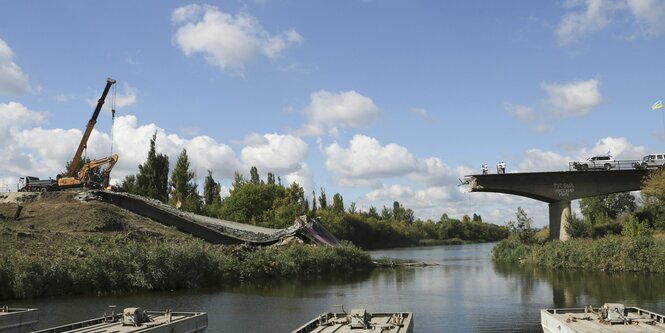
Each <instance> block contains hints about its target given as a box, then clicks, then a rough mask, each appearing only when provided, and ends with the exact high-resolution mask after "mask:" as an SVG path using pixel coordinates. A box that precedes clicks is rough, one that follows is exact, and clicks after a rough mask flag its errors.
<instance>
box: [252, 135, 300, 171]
mask: <svg viewBox="0 0 665 333" xmlns="http://www.w3.org/2000/svg"><path fill="white" fill-rule="evenodd" d="M245 141H246V142H247V143H248V145H247V146H246V147H244V148H243V149H242V152H241V157H242V160H243V163H244V164H245V168H246V169H249V168H251V167H252V166H255V167H256V168H257V169H258V170H259V172H262V173H267V172H272V173H273V174H276V175H285V174H291V173H294V172H298V171H299V170H300V169H302V166H301V164H302V163H303V162H304V160H305V158H306V157H307V150H308V146H307V143H305V141H303V140H302V139H300V138H298V137H295V136H292V135H288V134H286V135H281V134H277V133H272V134H264V135H263V136H258V135H252V136H251V137H250V138H248V139H246V140H245Z"/></svg>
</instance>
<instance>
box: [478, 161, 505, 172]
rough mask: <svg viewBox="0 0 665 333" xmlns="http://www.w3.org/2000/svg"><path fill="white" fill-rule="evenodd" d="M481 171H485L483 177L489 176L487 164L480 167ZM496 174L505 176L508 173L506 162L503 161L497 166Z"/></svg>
mask: <svg viewBox="0 0 665 333" xmlns="http://www.w3.org/2000/svg"><path fill="white" fill-rule="evenodd" d="M480 169H481V170H482V171H483V175H486V174H487V163H483V165H482V166H481V167H480ZM496 173H498V174H504V173H506V163H505V162H504V161H501V162H499V163H497V164H496Z"/></svg>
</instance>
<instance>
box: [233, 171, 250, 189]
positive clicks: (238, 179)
mask: <svg viewBox="0 0 665 333" xmlns="http://www.w3.org/2000/svg"><path fill="white" fill-rule="evenodd" d="M245 184H247V181H246V180H245V177H244V176H243V175H242V174H241V173H240V172H238V171H236V172H234V173H233V183H232V184H231V191H230V192H231V193H233V191H236V190H238V189H240V188H241V187H242V186H243V185H245Z"/></svg>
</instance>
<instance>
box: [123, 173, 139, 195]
mask: <svg viewBox="0 0 665 333" xmlns="http://www.w3.org/2000/svg"><path fill="white" fill-rule="evenodd" d="M120 186H121V187H122V190H123V191H125V192H127V193H136V189H135V188H136V176H135V175H127V176H125V179H124V180H123V181H122V185H120Z"/></svg>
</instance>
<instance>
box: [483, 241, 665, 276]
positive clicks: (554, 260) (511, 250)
mask: <svg viewBox="0 0 665 333" xmlns="http://www.w3.org/2000/svg"><path fill="white" fill-rule="evenodd" d="M492 260H494V261H495V262H511V263H521V264H532V265H537V266H540V267H546V268H552V269H581V270H601V271H617V272H649V273H665V240H663V239H662V238H660V237H658V238H654V237H637V238H629V237H622V236H607V237H603V238H599V239H571V240H568V241H565V242H560V241H552V242H545V243H536V244H524V243H522V242H520V241H519V240H517V239H516V238H512V237H511V238H508V239H506V240H503V241H501V242H499V243H498V244H497V245H496V246H495V247H494V248H493V249H492Z"/></svg>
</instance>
